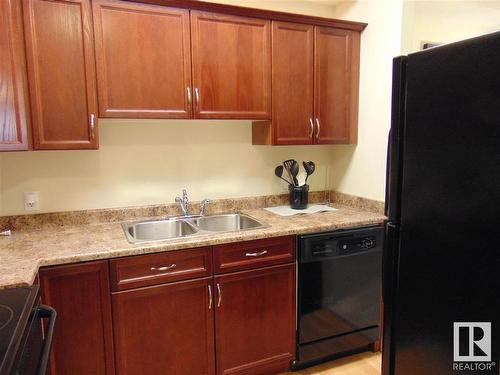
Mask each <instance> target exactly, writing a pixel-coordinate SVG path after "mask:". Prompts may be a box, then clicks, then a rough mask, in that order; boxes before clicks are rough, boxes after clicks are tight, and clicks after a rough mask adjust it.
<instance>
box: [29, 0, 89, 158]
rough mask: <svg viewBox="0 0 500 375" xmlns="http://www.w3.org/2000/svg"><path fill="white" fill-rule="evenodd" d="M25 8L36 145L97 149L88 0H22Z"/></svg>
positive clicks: (38, 147)
mask: <svg viewBox="0 0 500 375" xmlns="http://www.w3.org/2000/svg"><path fill="white" fill-rule="evenodd" d="M23 10H24V27H25V37H26V57H27V62H28V79H29V87H30V95H31V108H32V124H33V143H34V148H35V149H39V150H57V149H94V148H97V147H98V132H97V95H96V83H95V59H94V43H93V32H92V13H91V9H90V1H89V0H24V2H23Z"/></svg>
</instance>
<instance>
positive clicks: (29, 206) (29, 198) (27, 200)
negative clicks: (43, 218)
mask: <svg viewBox="0 0 500 375" xmlns="http://www.w3.org/2000/svg"><path fill="white" fill-rule="evenodd" d="M24 209H25V210H26V211H39V210H40V202H39V200H38V191H31V192H25V193H24Z"/></svg>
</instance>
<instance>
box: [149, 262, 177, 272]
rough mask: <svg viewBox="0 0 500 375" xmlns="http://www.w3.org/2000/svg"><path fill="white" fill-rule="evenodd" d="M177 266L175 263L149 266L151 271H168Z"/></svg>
mask: <svg viewBox="0 0 500 375" xmlns="http://www.w3.org/2000/svg"><path fill="white" fill-rule="evenodd" d="M175 267H177V264H175V263H173V264H171V265H169V266H163V267H151V271H168V270H171V269H173V268H175Z"/></svg>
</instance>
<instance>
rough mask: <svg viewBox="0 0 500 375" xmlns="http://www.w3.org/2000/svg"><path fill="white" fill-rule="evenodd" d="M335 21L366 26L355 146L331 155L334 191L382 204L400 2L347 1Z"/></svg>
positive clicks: (399, 34) (342, 4)
mask: <svg viewBox="0 0 500 375" xmlns="http://www.w3.org/2000/svg"><path fill="white" fill-rule="evenodd" d="M335 16H336V17H337V18H344V19H349V20H353V21H361V22H367V23H368V27H367V28H366V29H365V31H363V33H362V35H361V72H360V74H361V76H360V98H359V99H360V100H359V142H358V145H357V146H356V147H354V146H338V147H335V148H334V149H333V164H332V178H333V181H332V186H333V188H334V189H336V190H338V191H341V192H344V193H348V194H354V195H358V196H362V197H366V198H372V199H377V200H383V199H384V196H385V166H386V153H387V136H388V132H389V128H390V119H391V116H390V114H391V88H392V59H393V57H395V56H398V55H399V54H400V48H401V28H402V0H377V1H372V0H358V1H345V2H342V3H341V4H339V5H337V6H336V12H335Z"/></svg>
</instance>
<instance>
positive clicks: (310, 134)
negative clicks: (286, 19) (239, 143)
mask: <svg viewBox="0 0 500 375" xmlns="http://www.w3.org/2000/svg"><path fill="white" fill-rule="evenodd" d="M272 39H273V74H272V77H273V78H272V86H273V89H272V91H273V111H272V119H271V121H256V122H254V123H253V128H252V134H253V144H273V145H307V144H335V143H343V144H353V143H356V142H357V127H358V86H359V49H360V30H347V29H342V28H333V27H320V26H312V25H306V24H298V23H283V22H276V21H274V22H273V29H272Z"/></svg>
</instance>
